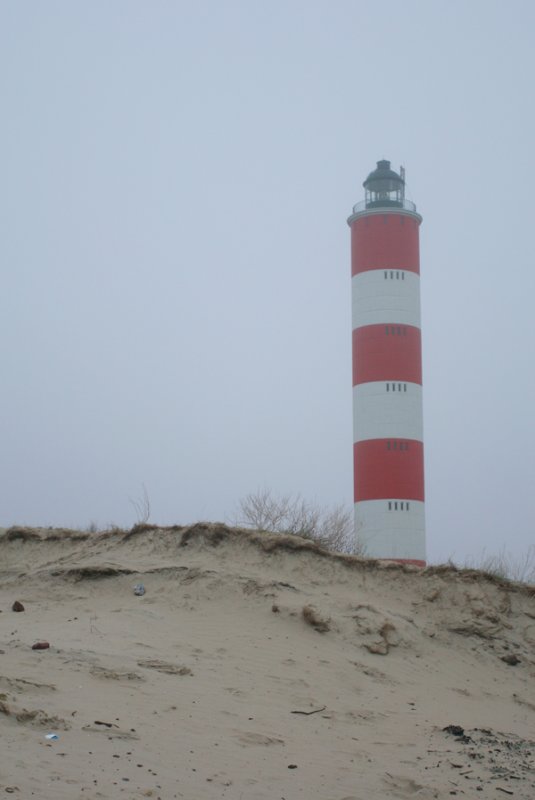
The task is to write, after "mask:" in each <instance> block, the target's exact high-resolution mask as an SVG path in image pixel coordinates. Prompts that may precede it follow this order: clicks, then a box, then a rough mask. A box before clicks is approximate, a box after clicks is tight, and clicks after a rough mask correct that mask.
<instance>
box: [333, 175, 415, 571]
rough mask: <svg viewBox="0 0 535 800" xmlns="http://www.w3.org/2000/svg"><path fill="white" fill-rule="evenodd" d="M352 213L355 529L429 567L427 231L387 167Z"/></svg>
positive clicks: (391, 552) (376, 551) (387, 553)
mask: <svg viewBox="0 0 535 800" xmlns="http://www.w3.org/2000/svg"><path fill="white" fill-rule="evenodd" d="M363 186H364V189H365V192H366V193H365V199H364V201H363V202H361V203H357V205H356V206H354V207H353V213H352V214H351V216H350V217H349V219H348V224H349V226H350V228H351V275H352V296H353V459H354V491H355V530H356V535H357V537H358V539H359V540H360V541H361V542H362V543H363V545H364V548H365V554H366V555H367V556H369V557H372V558H385V559H395V560H398V561H408V562H412V563H414V564H420V565H425V558H426V556H425V518H424V458H423V420H422V351H421V332H420V262H419V226H420V223H421V221H422V218H421V216H420V215H419V214H417V213H416V206H415V205H414V203H411V202H410V201H409V200H406V199H405V171H404V169H403V167H402V168H401V170H400V174H399V175H398V174H397V173H396V172H394V170H392V169H391V168H390V162H389V161H378V162H377V169H375V170H374V171H373V172H371V173H370V174H369V175H368V177H367V178H366V180H365V181H364V184H363Z"/></svg>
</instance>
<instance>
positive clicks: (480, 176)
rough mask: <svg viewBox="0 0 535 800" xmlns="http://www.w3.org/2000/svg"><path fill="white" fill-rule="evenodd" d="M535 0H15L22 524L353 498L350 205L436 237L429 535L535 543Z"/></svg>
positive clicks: (16, 386) (8, 371)
mask: <svg viewBox="0 0 535 800" xmlns="http://www.w3.org/2000/svg"><path fill="white" fill-rule="evenodd" d="M534 23H535V7H534V6H533V4H532V3H531V2H518V1H517V2H509V3H507V4H506V3H502V2H500V3H496V2H489V1H488V0H485V2H483V1H481V2H480V1H475V0H474V1H473V2H468V3H461V2H428V3H426V2H423V1H422V2H410V1H409V2H405V3H399V2H391V1H388V0H387V2H381V3H370V2H349V1H348V0H343V1H339V2H332V3H327V2H317V1H316V0H307V2H304V0H303V1H302V2H292V1H291V0H290V1H289V2H288V1H286V2H273V3H260V2H251V0H247V1H246V0H242V2H229V1H228V0H220V2H214V1H212V2H204V3H197V2H178V0H177V1H176V2H159V1H158V0H150V2H149V0H146V2H139V1H138V0H128V2H126V1H125V2H110V1H109V0H93V2H91V3H82V2H67V1H66V0H65V2H53V1H52V0H47V2H46V3H44V2H23V0H17V2H7V1H6V0H4V1H3V2H1V3H0V89H1V96H2V112H3V113H2V126H1V129H0V147H1V153H2V162H3V164H2V173H1V174H2V178H1V188H2V191H1V195H0V196H1V200H0V203H1V208H0V226H1V230H0V253H1V265H2V266H1V275H2V292H1V295H0V334H1V353H0V357H1V364H2V403H1V407H2V413H1V418H0V446H1V450H0V524H2V525H10V524H13V523H26V524H32V525H37V524H44V525H80V526H84V525H87V524H88V523H89V522H90V521H91V520H94V521H96V522H97V523H99V524H100V525H104V524H106V523H110V522H114V523H117V524H131V523H132V522H133V521H134V517H135V512H134V510H133V508H132V506H131V504H130V503H129V499H128V498H129V497H136V496H138V495H139V494H140V491H141V485H142V484H143V483H144V484H145V485H146V487H147V490H148V492H149V495H150V498H151V503H152V510H153V514H152V518H153V520H154V521H157V522H161V523H174V522H188V521H193V520H197V519H219V520H221V519H223V520H224V519H231V517H232V512H233V510H234V508H235V505H236V502H237V500H238V499H239V498H240V497H241V496H243V495H244V494H245V493H247V492H249V491H254V490H255V489H256V488H258V487H263V486H268V487H271V488H272V489H273V490H274V491H275V492H279V491H280V492H286V491H289V492H301V493H302V494H303V495H304V496H306V497H309V498H314V499H316V500H318V501H319V502H321V503H325V504H328V503H338V502H346V503H348V504H351V503H352V414H351V353H350V345H351V285H350V263H349V229H348V228H347V226H346V218H347V216H348V215H349V213H350V211H351V207H352V205H353V204H354V203H356V202H357V201H358V200H361V199H362V197H363V189H362V185H361V184H362V181H363V180H364V178H365V177H366V175H367V174H368V172H370V171H371V170H372V169H373V168H374V166H375V162H376V161H377V160H378V159H380V158H388V159H390V160H391V161H392V164H393V167H394V168H395V169H398V167H399V165H400V164H404V166H405V168H406V170H407V183H408V190H409V191H408V196H409V197H410V198H411V199H412V200H414V201H415V202H416V204H417V207H418V210H419V211H420V213H422V215H423V217H424V221H423V225H422V228H421V249H422V253H421V270H422V335H423V349H424V424H425V458H426V494H427V531H428V553H429V557H430V559H431V560H439V559H445V558H448V557H449V556H454V557H455V558H460V559H462V558H464V557H467V556H471V555H476V554H479V553H481V551H482V550H483V549H484V548H486V550H487V552H491V551H492V552H494V551H497V550H500V549H501V548H502V547H505V548H506V549H507V550H509V551H510V552H511V553H513V554H515V553H517V554H521V553H523V552H525V551H526V550H527V548H528V547H529V545H531V544H532V543H533V542H534V540H535V536H534V522H533V519H534V514H533V493H534V488H535V487H534V477H535V469H534V466H533V460H534V454H535V432H534V424H533V409H534V406H535V380H534V367H533V361H534V356H533V341H534V334H533V303H534V296H535V292H534V290H535V279H534V268H533V230H534V227H535V226H534V221H533V219H534V215H533V208H534V199H535V194H534V186H535V168H534V161H533V148H534V144H533V143H534V141H535V124H534V111H533V81H534V65H535V56H534V50H533V44H532V32H533V28H534Z"/></svg>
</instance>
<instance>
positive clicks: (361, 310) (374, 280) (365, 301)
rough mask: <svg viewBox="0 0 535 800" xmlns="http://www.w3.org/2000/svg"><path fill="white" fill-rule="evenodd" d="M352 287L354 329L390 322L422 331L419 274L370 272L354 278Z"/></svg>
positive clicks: (375, 270) (388, 271)
mask: <svg viewBox="0 0 535 800" xmlns="http://www.w3.org/2000/svg"><path fill="white" fill-rule="evenodd" d="M385 274H386V276H387V277H386V278H385ZM391 275H392V276H393V277H390V276H391ZM402 276H403V277H402ZM351 285H352V294H353V329H355V328H359V327H360V326H361V325H378V324H383V323H388V322H390V323H393V324H394V323H397V324H398V325H414V326H415V327H417V328H419V327H420V276H419V275H416V273H414V272H410V271H409V270H390V269H387V270H382V269H370V270H367V271H366V272H359V274H358V275H355V276H354V277H353V278H352V281H351Z"/></svg>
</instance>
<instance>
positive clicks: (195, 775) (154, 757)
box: [0, 524, 535, 800]
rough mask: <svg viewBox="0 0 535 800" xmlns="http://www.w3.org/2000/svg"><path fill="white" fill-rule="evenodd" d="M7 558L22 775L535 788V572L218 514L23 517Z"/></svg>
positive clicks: (185, 793) (2, 643)
mask: <svg viewBox="0 0 535 800" xmlns="http://www.w3.org/2000/svg"><path fill="white" fill-rule="evenodd" d="M0 570H1V588H0V610H1V612H2V613H0V733H1V737H2V751H1V752H2V756H1V761H0V792H2V793H3V792H7V793H9V794H13V795H14V796H16V797H20V798H29V797H32V796H33V797H36V798H40V799H41V800H49V799H50V800H52V798H54V799H56V798H80V797H82V798H116V797H124V798H146V797H152V798H155V799H156V798H161V799H162V800H169V799H171V798H187V800H203V799H204V798H206V799H208V798H210V799H211V798H229V799H230V800H294V799H295V800H296V799H297V798H306V799H307V800H310V798H318V800H319V799H320V798H321V800H384V798H418V799H419V800H420V799H421V800H427V799H428V798H429V799H430V798H440V799H442V798H450V797H451V796H454V795H457V796H462V797H464V798H503V797H505V796H512V797H513V798H515V799H516V800H533V798H534V797H535V772H534V765H535V693H534V691H533V684H534V677H535V591H534V590H533V588H531V589H530V588H528V587H522V586H518V585H513V584H507V583H504V582H500V581H497V580H493V579H491V578H489V577H486V576H484V575H482V574H480V573H477V572H473V571H461V572H459V571H455V570H452V569H447V568H428V569H427V570H420V569H417V568H415V567H404V566H400V565H397V564H388V563H384V564H378V563H375V562H372V561H363V560H359V559H357V558H354V557H350V556H338V555H333V554H327V553H325V552H323V551H321V550H319V549H318V548H317V547H315V546H314V545H313V544H311V543H308V542H305V541H303V540H300V539H297V538H293V537H280V536H272V535H268V534H256V533H251V532H248V531H243V530H234V529H230V528H227V527H225V526H224V525H216V524H214V525H212V524H210V525H208V524H206V525H205V524H199V525H195V526H191V527H187V528H180V527H176V528H167V529H159V528H153V527H150V526H145V527H144V526H138V527H137V528H134V529H133V530H132V531H130V532H121V531H112V532H107V533H98V534H86V533H81V532H75V531H63V530H62V531H59V530H43V529H22V528H12V529H10V530H8V531H3V532H2V533H1V535H0ZM139 583H143V584H144V586H145V589H146V593H145V594H144V595H143V596H136V595H135V594H134V586H135V585H136V584H139ZM16 600H17V601H20V602H21V603H22V604H23V606H24V609H25V610H24V611H23V612H19V613H16V612H14V611H12V605H13V602H14V601H16ZM38 641H41V642H43V641H45V642H48V643H49V644H50V647H49V648H48V649H43V650H32V646H33V645H34V644H35V643H36V642H38ZM448 726H454V727H450V729H449V731H448V730H444V729H445V728H447V727H448ZM49 733H55V734H57V735H58V737H59V738H58V739H57V740H48V739H46V738H45V736H46V734H49Z"/></svg>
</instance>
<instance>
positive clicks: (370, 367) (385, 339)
mask: <svg viewBox="0 0 535 800" xmlns="http://www.w3.org/2000/svg"><path fill="white" fill-rule="evenodd" d="M369 381H410V382H411V383H419V384H421V383H422V337H421V333H420V329H419V328H416V327H415V326H414V325H362V326H361V327H360V328H355V330H354V331H353V386H356V385H357V384H359V383H368V382H369Z"/></svg>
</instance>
